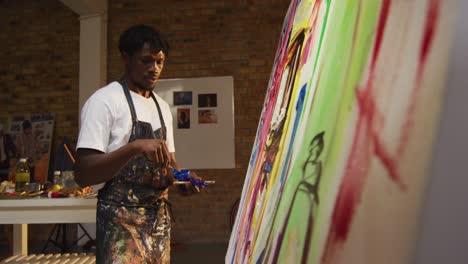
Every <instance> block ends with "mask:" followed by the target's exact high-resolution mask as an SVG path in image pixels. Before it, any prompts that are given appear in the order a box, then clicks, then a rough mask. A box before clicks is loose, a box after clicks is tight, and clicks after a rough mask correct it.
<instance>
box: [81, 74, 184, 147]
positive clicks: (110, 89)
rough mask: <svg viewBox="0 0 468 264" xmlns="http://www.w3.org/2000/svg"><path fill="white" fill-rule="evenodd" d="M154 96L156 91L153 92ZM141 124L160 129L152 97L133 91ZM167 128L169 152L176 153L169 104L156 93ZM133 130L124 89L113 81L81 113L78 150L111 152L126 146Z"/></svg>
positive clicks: (134, 102) (89, 100)
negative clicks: (145, 123)
mask: <svg viewBox="0 0 468 264" xmlns="http://www.w3.org/2000/svg"><path fill="white" fill-rule="evenodd" d="M153 93H154V92H153ZM130 94H131V96H132V99H133V104H134V105H135V111H136V115H137V118H138V121H144V122H148V123H150V124H151V126H152V128H153V131H155V130H157V129H159V128H160V127H161V122H160V120H159V114H158V109H157V107H156V104H155V103H154V101H153V99H152V98H151V97H149V98H145V97H143V96H141V95H139V94H137V93H135V92H132V91H130ZM154 95H155V97H156V100H157V101H158V103H159V106H160V108H161V113H162V116H163V118H164V123H165V125H166V129H167V135H166V141H167V147H168V150H169V152H175V146H174V135H173V128H172V115H171V109H170V108H169V105H168V104H167V103H166V102H165V101H164V100H163V99H162V98H161V97H159V96H158V95H156V94H155V93H154ZM131 130H132V115H131V113H130V108H129V106H128V103H127V99H126V97H125V94H124V91H123V89H122V86H121V85H120V84H119V83H118V82H112V83H110V84H108V85H107V86H104V87H102V88H101V89H99V90H97V91H96V92H94V94H93V95H91V97H90V98H88V100H87V101H86V103H85V105H84V106H83V109H82V110H81V129H80V134H79V136H78V143H77V146H76V148H77V149H79V148H89V149H96V150H99V151H102V152H104V153H109V152H112V151H115V150H117V149H119V148H120V147H122V146H124V145H126V144H127V143H128V140H129V138H130V134H131Z"/></svg>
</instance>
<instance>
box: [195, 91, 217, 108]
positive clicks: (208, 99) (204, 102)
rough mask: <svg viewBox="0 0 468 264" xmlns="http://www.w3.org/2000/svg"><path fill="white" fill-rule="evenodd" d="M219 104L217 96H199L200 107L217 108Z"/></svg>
mask: <svg viewBox="0 0 468 264" xmlns="http://www.w3.org/2000/svg"><path fill="white" fill-rule="evenodd" d="M217 104H218V102H217V96H216V94H199V95H198V107H216V106H217Z"/></svg>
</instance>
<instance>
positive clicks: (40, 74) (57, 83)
mask: <svg viewBox="0 0 468 264" xmlns="http://www.w3.org/2000/svg"><path fill="white" fill-rule="evenodd" d="M79 26H80V24H79V20H78V15H76V14H75V13H73V12H72V11H71V10H70V9H68V8H67V7H65V6H64V5H63V4H62V3H61V2H60V1H58V0H40V1H34V0H1V1H0V28H1V29H0V91H1V92H0V117H5V116H8V115H14V114H27V113H32V112H54V113H55V114H56V125H55V131H54V133H55V135H54V141H56V142H57V141H58V140H57V139H61V138H62V137H63V136H71V137H72V138H76V136H77V133H78V119H77V116H78V60H79V54H78V52H79ZM51 228H52V225H31V227H30V228H29V230H30V231H29V233H30V240H45V239H47V235H48V232H49V231H50V230H51ZM73 229H74V228H73V227H72V229H71V231H73ZM5 230H7V233H9V232H11V229H9V228H6V229H5ZM2 231H4V229H3V228H1V229H0V232H2ZM70 233H71V232H70Z"/></svg>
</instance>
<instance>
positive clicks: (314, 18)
mask: <svg viewBox="0 0 468 264" xmlns="http://www.w3.org/2000/svg"><path fill="white" fill-rule="evenodd" d="M321 4H322V1H321V0H320V1H317V2H315V4H314V7H313V8H312V12H311V15H310V17H311V19H312V21H311V22H312V23H310V24H311V26H310V29H309V32H310V33H309V37H308V38H307V41H306V43H305V45H304V51H303V52H302V54H304V55H303V56H302V59H301V67H302V66H303V65H304V64H306V62H307V60H309V59H310V58H309V51H310V46H311V44H312V39H313V38H314V32H315V31H316V27H317V21H318V12H319V8H320V6H321Z"/></svg>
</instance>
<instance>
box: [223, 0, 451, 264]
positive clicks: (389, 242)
mask: <svg viewBox="0 0 468 264" xmlns="http://www.w3.org/2000/svg"><path fill="white" fill-rule="evenodd" d="M455 8H456V1H442V0H411V1H408V0H380V1H379V0H357V1H332V0H317V1H313V0H302V1H296V0H293V1H292V2H291V4H290V7H289V10H288V12H287V14H286V17H285V21H284V25H283V29H282V33H281V37H280V40H279V45H278V49H277V52H276V56H275V61H274V65H273V69H272V73H271V77H270V81H269V84H268V89H267V95H266V98H265V102H264V106H263V111H262V113H261V117H260V121H259V125H258V130H257V134H256V140H255V143H254V146H253V150H252V154H251V159H250V163H249V167H248V170H247V174H246V178H245V183H244V188H243V192H242V196H241V201H240V206H239V209H238V212H237V217H236V222H235V225H234V228H233V231H232V234H231V238H230V242H229V247H228V251H227V254H226V263H409V262H411V257H412V256H411V254H412V252H413V251H414V246H415V239H416V236H417V232H418V223H419V221H420V218H419V216H420V212H421V210H420V209H421V205H422V201H423V194H424V192H423V191H424V188H425V186H426V183H427V180H428V177H427V175H428V169H429V168H430V167H429V165H430V161H431V152H432V142H433V139H434V137H435V133H436V132H437V125H438V118H439V111H440V108H441V102H442V98H443V95H444V81H445V75H446V70H447V64H448V55H449V50H450V46H451V45H450V44H451V37H452V28H453V13H454V9H455Z"/></svg>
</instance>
